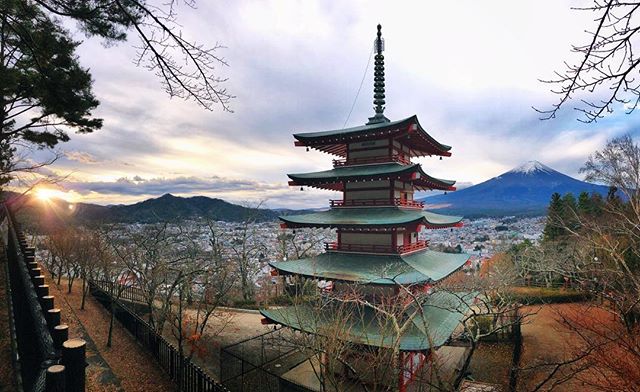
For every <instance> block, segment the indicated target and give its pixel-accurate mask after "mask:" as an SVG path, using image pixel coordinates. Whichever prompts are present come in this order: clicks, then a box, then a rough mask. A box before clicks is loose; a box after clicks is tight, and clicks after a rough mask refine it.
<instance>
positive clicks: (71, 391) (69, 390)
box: [62, 339, 87, 392]
mask: <svg viewBox="0 0 640 392" xmlns="http://www.w3.org/2000/svg"><path fill="white" fill-rule="evenodd" d="M86 346H87V342H85V341H84V340H82V339H69V340H67V341H66V342H64V343H62V364H63V365H64V367H65V368H66V373H67V374H66V379H67V382H66V390H65V391H66V392H84V389H85V388H84V385H85V371H84V369H85V366H86Z"/></svg>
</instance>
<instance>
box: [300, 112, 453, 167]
mask: <svg viewBox="0 0 640 392" xmlns="http://www.w3.org/2000/svg"><path fill="white" fill-rule="evenodd" d="M293 137H294V138H295V139H296V141H295V143H294V144H295V145H296V146H299V147H310V148H314V149H316V150H319V151H323V152H326V153H329V154H333V155H337V156H340V157H345V156H346V155H347V149H346V144H347V143H354V142H362V141H368V140H375V139H381V138H385V137H392V138H394V139H397V140H404V141H405V143H407V144H408V145H410V146H411V150H412V156H415V157H419V156H427V155H437V156H451V152H450V151H449V150H451V146H447V145H445V144H442V143H440V142H438V141H437V140H435V139H434V138H433V137H432V136H431V135H429V133H427V131H425V130H424V128H423V127H422V126H421V125H420V123H419V122H418V116H416V115H413V116H411V117H408V118H405V119H403V120H399V121H391V122H384V123H377V124H371V125H364V126H358V127H352V128H346V129H337V130H332V131H324V132H306V133H296V134H294V135H293Z"/></svg>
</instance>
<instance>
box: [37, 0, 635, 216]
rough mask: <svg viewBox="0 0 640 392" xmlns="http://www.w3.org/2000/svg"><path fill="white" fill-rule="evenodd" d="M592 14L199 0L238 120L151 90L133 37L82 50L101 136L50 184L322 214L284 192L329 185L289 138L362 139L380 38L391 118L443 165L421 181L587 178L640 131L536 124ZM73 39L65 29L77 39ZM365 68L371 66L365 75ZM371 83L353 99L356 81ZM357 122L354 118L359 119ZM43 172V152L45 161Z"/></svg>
mask: <svg viewBox="0 0 640 392" xmlns="http://www.w3.org/2000/svg"><path fill="white" fill-rule="evenodd" d="M583 3H584V4H589V2H587V1H561V0H539V1H528V2H522V1H512V0H506V1H500V0H494V1H482V2H480V1H475V0H468V1H446V2H425V1H415V2H409V1H407V2H405V1H394V2H389V1H377V2H376V1H330V2H327V1H311V0H305V1H302V0H300V1H286V0H278V1H233V2H220V1H210V0H209V1H205V0H200V1H198V3H197V9H191V8H189V7H187V6H184V5H181V6H179V7H178V9H177V12H178V21H179V22H180V23H181V25H182V28H181V30H182V33H183V35H184V36H186V37H187V38H190V39H193V40H196V41H197V42H201V43H205V44H209V45H213V44H215V43H220V44H222V45H224V46H225V47H226V48H225V49H220V50H219V53H218V54H219V55H221V56H223V57H224V58H225V59H226V61H227V62H228V64H229V66H228V67H221V68H218V70H217V71H216V75H219V76H221V77H225V78H228V81H227V82H225V84H224V86H225V87H226V88H227V89H228V90H229V92H230V93H232V94H234V95H235V96H236V98H234V99H233V100H232V102H231V104H230V106H231V108H232V110H233V112H232V113H229V112H224V111H222V109H221V108H220V107H218V108H215V109H214V110H213V111H207V110H204V109H202V108H201V107H199V106H198V105H196V104H195V103H194V102H190V101H183V100H180V99H175V98H174V99H170V98H169V97H168V96H167V95H166V93H165V92H164V91H163V89H162V86H161V85H160V82H159V80H158V79H157V78H156V76H155V75H153V74H152V73H150V72H148V71H147V70H145V69H143V68H139V67H136V65H135V64H134V63H133V59H134V57H135V45H136V44H137V42H138V41H137V37H136V36H135V33H134V32H130V36H129V40H128V42H124V43H119V44H117V45H105V43H104V42H102V41H100V40H99V39H96V38H87V37H84V36H83V35H82V33H79V32H75V33H74V34H75V35H76V38H77V39H79V40H83V43H82V44H81V45H80V47H79V50H78V55H79V59H80V62H81V64H82V65H83V66H84V67H87V68H89V69H90V71H91V74H92V76H93V79H94V93H95V95H96V96H97V98H98V99H99V100H100V102H101V104H100V106H99V108H98V109H97V110H96V111H95V115H96V116H98V117H101V118H103V119H104V126H103V128H102V129H101V130H99V131H97V132H95V133H93V134H90V135H72V139H71V141H70V142H68V143H64V144H63V145H61V146H60V151H59V152H60V153H61V154H62V157H61V158H60V159H59V160H58V161H56V162H55V163H54V164H53V165H52V166H50V167H48V168H47V170H50V171H52V172H54V173H56V174H58V175H61V176H64V177H65V179H64V180H63V181H61V182H60V183H59V185H58V188H59V191H60V192H59V194H60V195H61V196H62V197H64V198H66V199H67V200H68V201H73V202H90V203H97V204H120V203H125V204H128V203H133V202H137V201H140V200H144V199H147V198H150V197H158V196H161V195H163V194H165V193H172V194H174V195H180V196H194V195H205V196H210V197H218V198H222V199H225V200H227V201H230V202H234V203H242V204H256V203H259V202H261V201H263V202H264V205H266V206H268V207H271V208H284V207H286V208H306V207H322V206H325V205H327V200H328V199H331V198H336V197H337V196H338V195H336V194H335V193H333V192H328V191H321V190H312V189H305V191H304V192H300V190H299V188H297V187H293V188H290V187H288V186H287V180H288V178H287V177H286V173H299V172H307V171H316V170H325V169H329V168H330V167H331V160H332V158H334V157H332V156H330V155H328V154H324V153H321V152H318V151H315V150H311V151H310V152H306V151H305V149H304V148H300V147H297V148H296V147H294V145H293V137H292V136H291V134H292V133H294V132H295V133H297V132H305V131H322V130H330V129H338V128H342V127H343V125H344V124H345V121H346V120H347V118H348V121H347V122H346V125H347V126H357V125H362V124H364V123H365V122H366V121H367V117H370V116H371V115H372V114H373V109H372V106H373V105H372V96H373V92H372V90H373V72H372V71H373V70H372V68H373V64H370V66H369V69H368V72H367V73H366V75H365V69H366V67H367V61H368V59H369V54H370V52H371V48H372V45H373V40H374V38H375V33H376V25H377V24H378V23H381V24H382V26H383V27H382V32H383V37H384V39H385V53H384V54H385V65H386V96H387V97H386V101H387V104H386V110H385V115H386V116H387V117H388V118H390V119H391V120H396V119H401V118H405V117H408V116H411V115H413V114H417V115H418V118H419V119H420V123H421V125H422V126H423V127H424V128H425V129H426V130H427V131H428V132H429V133H430V134H431V135H432V136H433V137H435V138H436V139H437V140H438V141H440V142H442V143H444V144H447V145H451V146H453V149H452V153H453V155H452V157H450V158H445V159H443V160H438V159H437V158H436V157H431V158H421V159H419V160H418V162H420V163H422V165H423V167H424V169H425V170H426V171H427V172H428V173H430V174H431V175H434V176H436V177H439V178H447V179H455V180H457V181H458V184H459V185H460V187H464V186H468V185H470V184H477V183H480V182H482V181H485V180H488V179H490V178H492V177H494V176H497V175H499V174H501V173H503V172H505V171H508V170H510V169H511V168H513V167H515V166H518V165H520V164H522V163H523V162H525V161H528V160H539V161H541V162H543V163H544V164H546V165H548V166H551V167H552V168H554V169H556V170H558V171H561V172H564V173H566V174H569V175H571V176H574V177H576V178H580V175H579V173H578V170H579V168H580V167H581V166H582V165H583V163H584V162H585V160H586V158H587V157H588V156H589V154H591V153H593V152H594V151H595V150H597V149H598V148H601V147H602V146H603V145H604V143H605V142H606V140H607V139H609V138H611V137H614V136H616V135H620V134H623V133H626V132H633V130H634V129H636V128H637V127H636V124H637V123H638V122H640V121H638V116H637V115H635V114H631V115H626V114H624V111H623V110H617V111H615V112H614V114H613V115H610V116H609V117H607V118H606V119H604V120H602V121H599V122H598V123H597V124H586V125H585V124H582V123H580V122H579V121H577V120H576V119H577V118H579V117H580V116H579V113H577V112H576V111H574V110H572V108H573V106H574V105H573V104H572V103H570V104H569V105H568V106H567V107H566V108H565V110H563V111H562V112H561V113H560V115H559V116H558V118H556V119H554V120H549V121H541V120H540V119H539V117H540V115H539V114H538V113H536V112H535V111H534V110H533V109H532V106H535V107H538V108H543V109H548V108H549V107H551V104H552V103H554V102H555V101H556V100H557V99H558V96H556V95H554V94H552V93H551V92H550V91H549V89H550V86H549V85H546V84H544V83H541V82H540V81H539V79H548V78H552V77H553V72H554V71H561V70H562V69H563V62H564V61H568V62H575V61H576V59H578V57H576V55H575V54H572V53H571V52H570V49H571V45H572V44H581V43H585V42H587V41H588V39H589V36H588V35H587V33H586V32H585V30H587V29H592V28H593V26H594V18H595V17H596V15H594V14H592V13H587V12H579V11H575V10H571V9H570V7H571V6H578V5H581V4H583ZM70 27H71V29H73V26H70ZM372 62H373V61H372ZM363 75H364V84H363V86H362V90H361V91H360V94H359V95H358V96H357V99H356V94H357V92H358V88H359V86H360V82H361V80H363ZM354 100H355V105H354V109H353V112H352V113H351V115H350V116H349V117H348V114H349V111H350V108H351V106H352V104H353V103H354ZM38 154H39V157H40V158H41V157H42V156H43V154H44V152H40V153H38Z"/></svg>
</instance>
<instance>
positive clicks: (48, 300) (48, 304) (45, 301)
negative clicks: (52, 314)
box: [40, 295, 55, 315]
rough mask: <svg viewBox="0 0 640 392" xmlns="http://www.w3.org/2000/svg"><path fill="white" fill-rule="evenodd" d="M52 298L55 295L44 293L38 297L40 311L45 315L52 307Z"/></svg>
mask: <svg viewBox="0 0 640 392" xmlns="http://www.w3.org/2000/svg"><path fill="white" fill-rule="evenodd" d="M54 298H55V297H54V296H53V295H45V296H44V297H40V304H41V305H42V311H43V312H44V314H45V315H46V314H47V311H48V310H49V309H53V303H54Z"/></svg>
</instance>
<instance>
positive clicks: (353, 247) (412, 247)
mask: <svg viewBox="0 0 640 392" xmlns="http://www.w3.org/2000/svg"><path fill="white" fill-rule="evenodd" d="M428 246H429V242H428V241H417V242H414V243H412V244H407V245H398V246H392V245H377V244H343V243H338V242H325V244H324V249H325V250H326V251H327V252H363V253H385V254H405V253H410V252H415V251H417V250H420V249H425V248H427V247H428Z"/></svg>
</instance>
